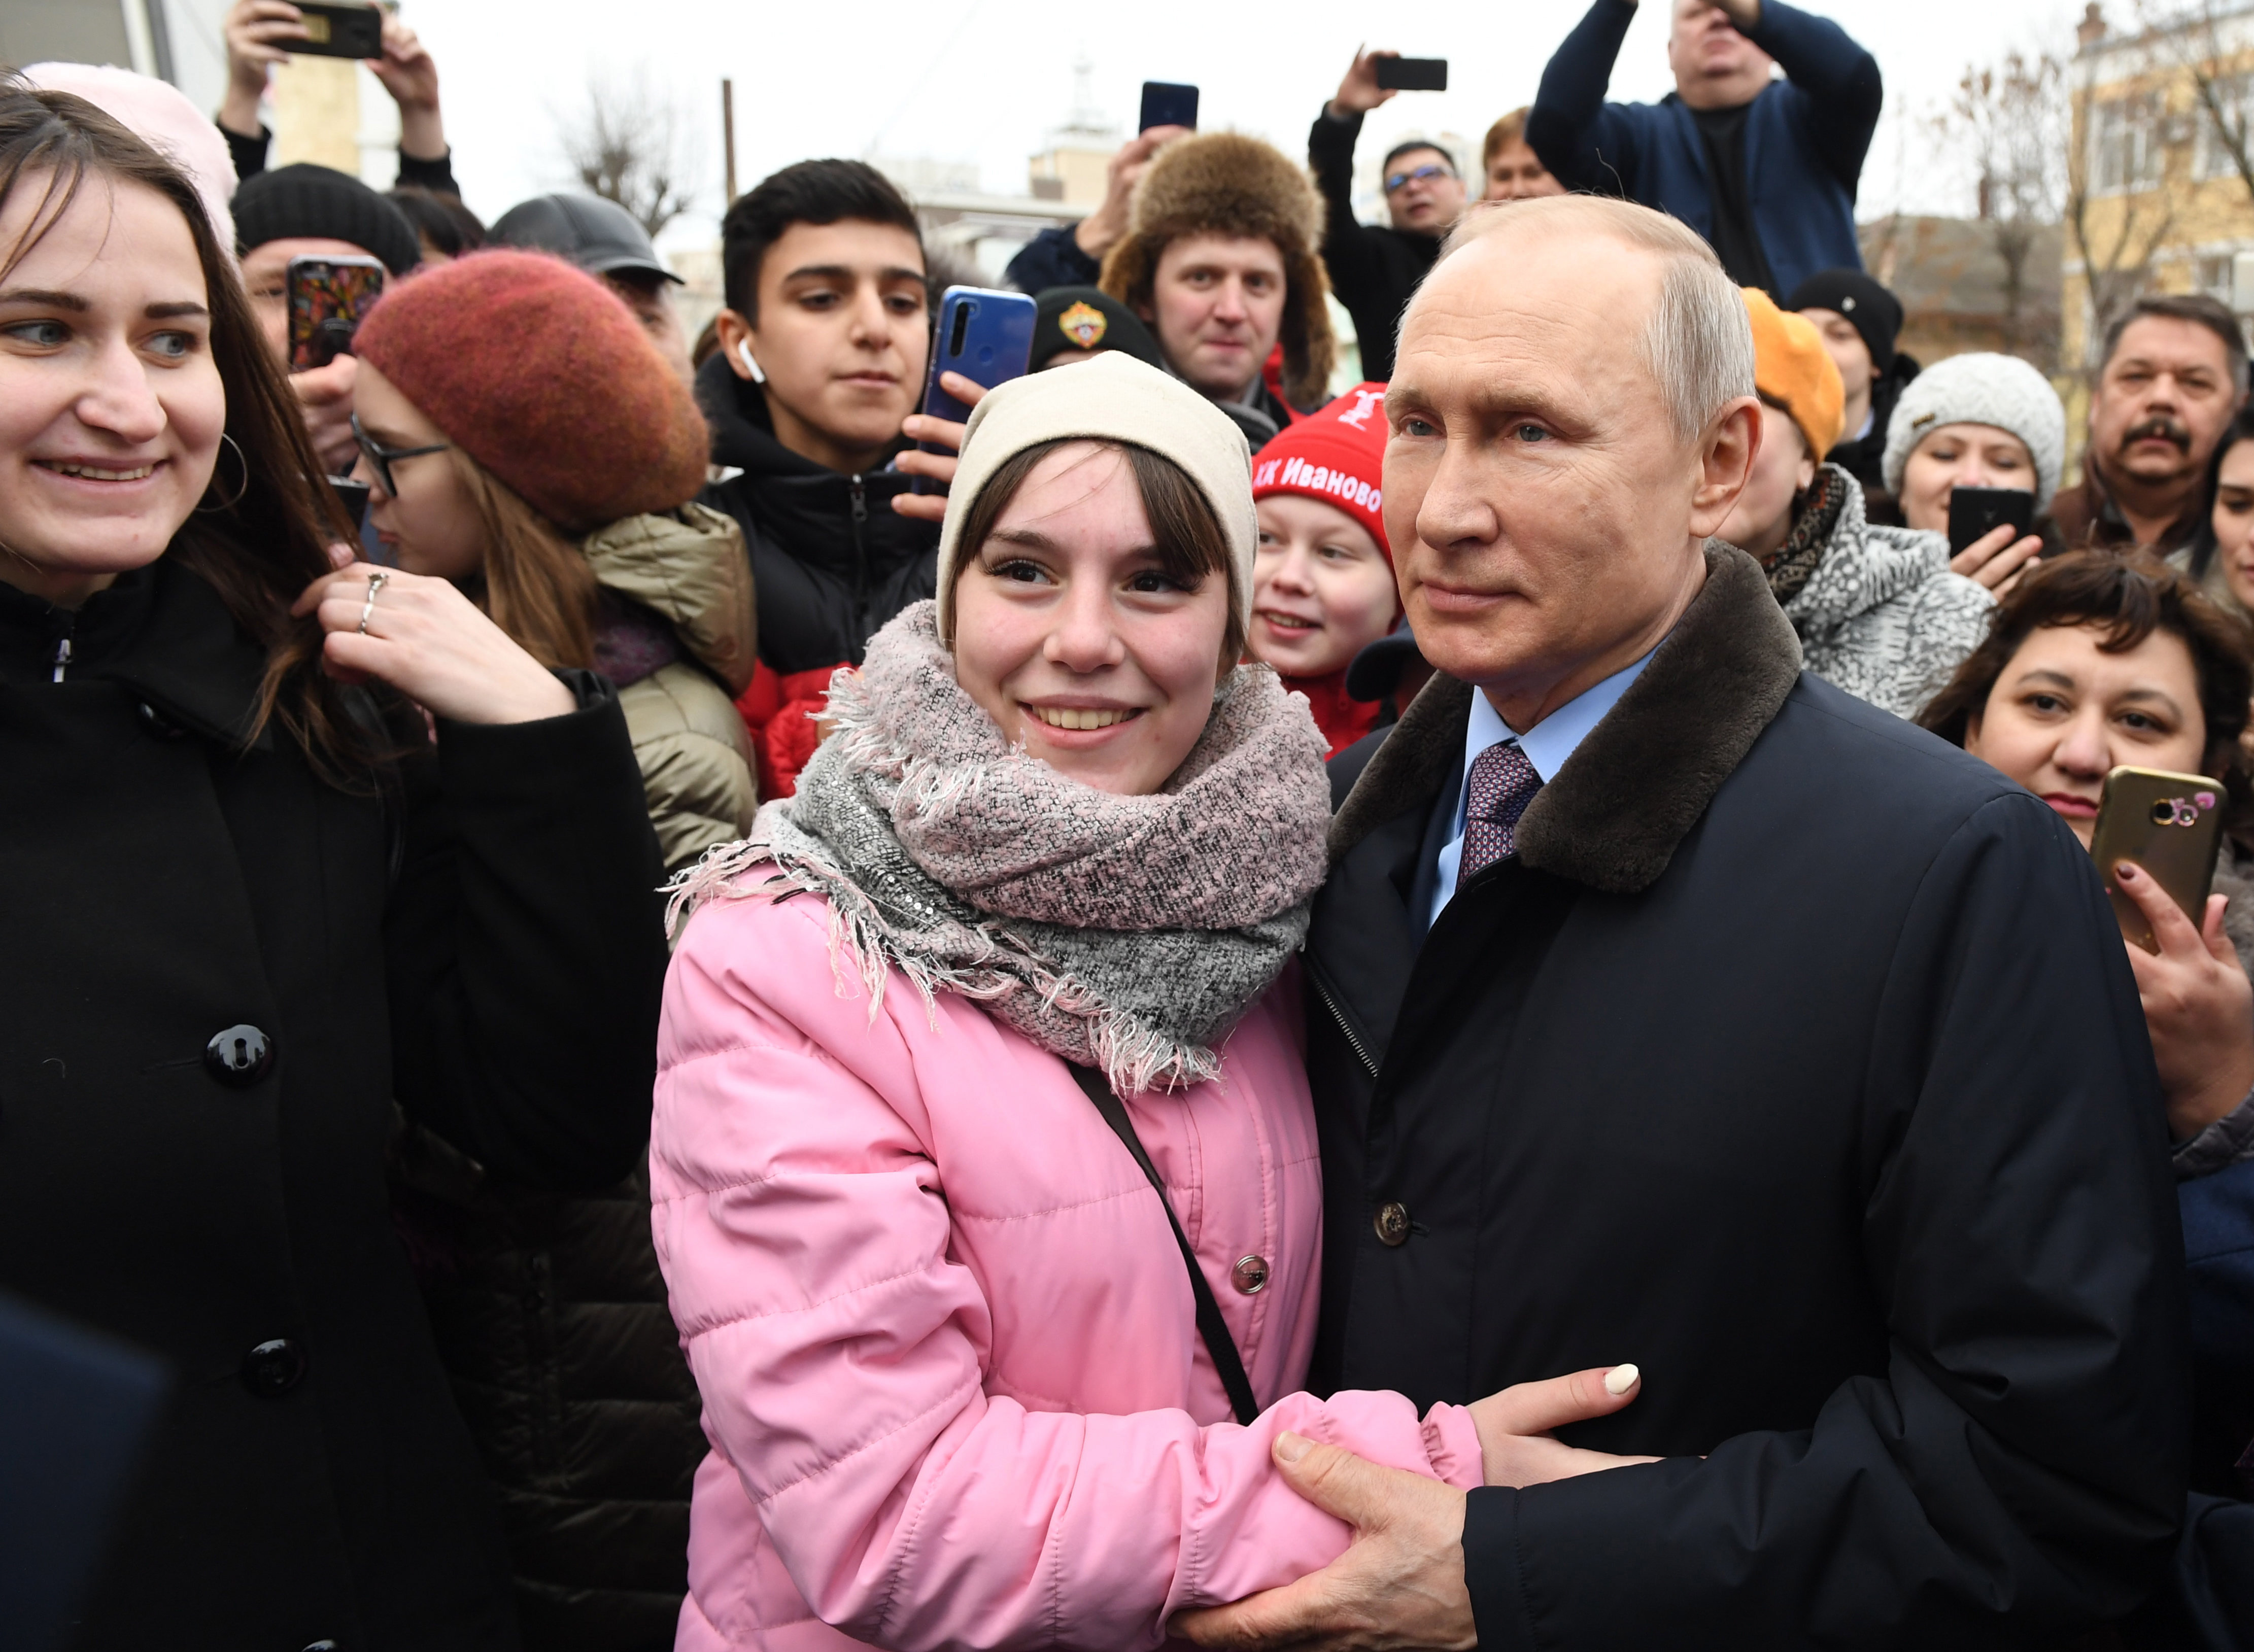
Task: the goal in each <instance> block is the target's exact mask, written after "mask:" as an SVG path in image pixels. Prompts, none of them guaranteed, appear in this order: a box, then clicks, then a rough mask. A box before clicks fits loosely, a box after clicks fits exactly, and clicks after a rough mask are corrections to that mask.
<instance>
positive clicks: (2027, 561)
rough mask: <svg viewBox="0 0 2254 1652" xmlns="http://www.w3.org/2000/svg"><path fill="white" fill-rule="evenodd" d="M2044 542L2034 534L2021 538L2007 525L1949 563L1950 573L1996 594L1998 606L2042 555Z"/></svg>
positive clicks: (1984, 536) (1972, 544)
mask: <svg viewBox="0 0 2254 1652" xmlns="http://www.w3.org/2000/svg"><path fill="white" fill-rule="evenodd" d="M2042 548H2043V542H2042V541H2041V539H2040V537H2038V536H2037V535H2033V534H2026V535H2022V534H2020V532H2019V529H2018V528H2014V527H2012V524H2011V523H2009V522H2005V524H2004V525H2003V526H2002V527H2000V528H1994V529H1991V531H1990V532H1988V533H1985V534H1983V535H1981V536H1980V537H1979V538H1978V539H1976V540H1974V541H1973V542H1971V544H1969V545H1967V546H1966V547H1965V548H1964V549H1962V550H1960V551H1958V552H1957V554H1956V555H1955V556H1952V557H1950V559H1949V570H1950V572H1951V573H1959V574H1963V575H1964V577H1966V578H1967V579H1976V580H1978V581H1979V583H1980V584H1984V585H1985V586H1987V588H1988V589H1989V590H1990V591H1992V592H1994V593H1995V597H1996V600H1997V601H1998V602H2001V601H2002V600H2003V599H2004V598H2005V597H2007V596H2009V595H2010V594H2011V591H2012V586H2013V585H2016V584H2019V577H2020V576H2021V575H2023V574H2025V573H2026V570H2028V568H2029V567H2031V566H2032V565H2033V563H2034V559H2035V558H2036V557H2038V556H2041V555H2042Z"/></svg>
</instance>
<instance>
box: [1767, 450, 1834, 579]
mask: <svg viewBox="0 0 2254 1652" xmlns="http://www.w3.org/2000/svg"><path fill="white" fill-rule="evenodd" d="M1846 502H1847V477H1846V473H1845V472H1843V471H1839V470H1836V469H1834V468H1833V467H1832V466H1831V465H1817V467H1816V479H1815V480H1814V481H1813V482H1811V483H1810V484H1809V487H1808V492H1807V493H1805V494H1804V495H1803V497H1802V499H1801V500H1800V510H1799V514H1797V515H1796V516H1795V517H1794V518H1793V522H1792V531H1791V532H1790V533H1789V534H1788V535H1785V541H1784V543H1782V545H1779V546H1778V547H1777V548H1776V549H1775V550H1773V551H1771V552H1770V553H1769V554H1768V556H1764V557H1762V558H1761V569H1762V571H1764V572H1765V573H1767V574H1768V588H1769V590H1770V591H1771V592H1772V593H1773V594H1774V595H1775V598H1776V606H1778V607H1780V608H1782V607H1783V606H1786V605H1787V604H1789V602H1791V600H1792V599H1793V598H1795V597H1796V596H1798V595H1799V594H1800V592H1801V590H1802V588H1803V586H1805V585H1806V584H1808V580H1809V577H1810V575H1811V574H1813V573H1814V572H1815V571H1816V567H1817V563H1820V562H1822V561H1823V560H1824V547H1825V546H1826V545H1829V544H1830V543H1831V530H1832V529H1833V528H1837V527H1838V525H1839V511H1840V509H1841V507H1843V506H1845V504H1846Z"/></svg>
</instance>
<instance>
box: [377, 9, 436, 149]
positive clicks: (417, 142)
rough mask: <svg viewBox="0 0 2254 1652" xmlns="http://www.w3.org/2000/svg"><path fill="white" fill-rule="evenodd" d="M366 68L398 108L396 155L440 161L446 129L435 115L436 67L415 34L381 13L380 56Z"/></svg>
mask: <svg viewBox="0 0 2254 1652" xmlns="http://www.w3.org/2000/svg"><path fill="white" fill-rule="evenodd" d="M368 68H369V69H370V71H371V72H373V73H374V75H375V78H376V79H377V80H379V81H382V82H383V89H384V90H385V91H387V92H388V93H390V94H391V101H392V102H395V103H396V104H397V105H399V152H400V153H401V154H402V155H411V156H413V157H414V158H416V160H418V161H435V160H439V159H443V158H444V156H445V153H446V128H445V123H444V121H443V120H441V119H440V117H439V114H438V66H437V64H436V63H435V62H433V61H431V59H430V49H429V48H428V47H426V46H425V45H423V42H422V41H421V40H420V39H418V38H416V33H415V31H414V30H412V29H410V28H409V27H408V26H407V25H405V24H403V23H402V22H401V21H400V20H399V19H398V18H397V17H396V16H395V15H394V14H392V13H391V12H388V11H387V12H385V13H384V14H383V55H382V56H381V57H380V58H376V59H372V60H371V61H370V62H369V64H368Z"/></svg>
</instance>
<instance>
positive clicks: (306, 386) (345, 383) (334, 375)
mask: <svg viewBox="0 0 2254 1652" xmlns="http://www.w3.org/2000/svg"><path fill="white" fill-rule="evenodd" d="M359 373H360V363H359V362H358V361H357V360H354V359H353V357H351V356H348V355H340V356H339V357H338V358H337V359H336V360H333V361H332V362H330V363H329V364H328V366H326V367H307V368H306V369H305V370H304V372H303V373H292V374H290V388H291V389H292V390H295V391H296V392H297V407H298V410H299V411H300V412H302V413H303V414H304V416H305V434H306V435H308V436H310V437H312V438H313V451H314V452H316V453H318V454H319V455H320V458H321V468H322V469H323V470H325V472H328V474H330V475H331V476H348V475H350V474H351V473H352V467H353V462H354V461H355V460H356V459H358V458H359V457H360V444H359V443H358V442H356V441H354V440H353V433H352V412H353V380H354V379H355V378H356V377H357V376H358V375H359Z"/></svg>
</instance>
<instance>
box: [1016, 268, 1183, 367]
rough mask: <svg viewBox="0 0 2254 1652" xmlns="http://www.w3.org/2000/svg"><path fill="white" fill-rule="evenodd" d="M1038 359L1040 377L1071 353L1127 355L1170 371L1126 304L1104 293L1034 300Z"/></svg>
mask: <svg viewBox="0 0 2254 1652" xmlns="http://www.w3.org/2000/svg"><path fill="white" fill-rule="evenodd" d="M1033 303H1034V305H1035V306H1036V308H1035V311H1034V317H1033V357H1032V359H1031V360H1029V361H1027V362H1026V371H1027V372H1028V373H1039V372H1040V370H1041V369H1042V368H1043V367H1047V365H1048V364H1049V362H1050V361H1051V360H1053V359H1054V358H1055V357H1057V356H1060V355H1061V354H1063V353H1065V352H1066V351H1067V350H1124V352H1126V353H1128V354H1129V355H1131V356H1133V357H1134V358H1135V359H1136V360H1138V361H1140V362H1141V363H1142V364H1143V365H1144V366H1145V367H1157V368H1158V369H1159V371H1160V372H1164V371H1165V370H1166V362H1165V361H1164V360H1162V359H1161V358H1160V357H1159V341H1158V340H1157V339H1153V338H1152V336H1151V330H1150V328H1148V327H1146V326H1145V325H1143V322H1142V318H1140V317H1138V315H1137V314H1136V313H1135V312H1134V311H1132V310H1130V309H1129V308H1128V307H1127V306H1126V305H1125V304H1122V303H1120V302H1119V300H1118V299H1117V298H1115V297H1112V296H1111V295H1110V293H1108V292H1106V291H1104V290H1103V288H1101V287H1051V288H1049V289H1048V290H1047V291H1045V292H1039V293H1036V294H1034V295H1033Z"/></svg>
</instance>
